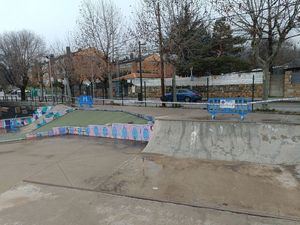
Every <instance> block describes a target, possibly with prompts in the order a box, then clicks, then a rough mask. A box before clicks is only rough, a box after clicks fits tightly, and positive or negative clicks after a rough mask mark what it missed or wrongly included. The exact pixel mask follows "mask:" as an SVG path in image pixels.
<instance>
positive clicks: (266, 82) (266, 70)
mask: <svg viewBox="0 0 300 225" xmlns="http://www.w3.org/2000/svg"><path fill="white" fill-rule="evenodd" d="M269 93H270V65H269V64H268V63H267V64H265V65H264V67H263V100H264V101H266V100H268V98H269ZM262 106H263V109H264V110H266V109H268V104H267V103H264V104H263V105H262Z"/></svg>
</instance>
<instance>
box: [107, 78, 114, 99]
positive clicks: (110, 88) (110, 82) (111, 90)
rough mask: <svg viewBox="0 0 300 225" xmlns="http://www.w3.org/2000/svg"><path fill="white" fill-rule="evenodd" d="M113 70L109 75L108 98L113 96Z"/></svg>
mask: <svg viewBox="0 0 300 225" xmlns="http://www.w3.org/2000/svg"><path fill="white" fill-rule="evenodd" d="M112 84H113V83H112V72H110V73H109V75H108V98H109V99H112V98H113V87H112Z"/></svg>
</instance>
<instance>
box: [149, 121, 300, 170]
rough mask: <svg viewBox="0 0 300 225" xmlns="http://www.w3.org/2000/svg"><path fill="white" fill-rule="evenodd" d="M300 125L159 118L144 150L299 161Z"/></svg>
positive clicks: (187, 155)
mask: <svg viewBox="0 0 300 225" xmlns="http://www.w3.org/2000/svg"><path fill="white" fill-rule="evenodd" d="M299 146H300V125H296V124H273V123H261V122H260V123H254V122H232V121H191V120H182V121H176V120H167V119H156V122H155V125H154V133H153V136H152V138H151V140H150V142H149V143H148V145H147V146H146V148H145V150H144V152H149V153H158V154H164V155H169V156H175V157H181V158H199V159H209V160H228V161H248V162H254V163H266V164H300V147H299Z"/></svg>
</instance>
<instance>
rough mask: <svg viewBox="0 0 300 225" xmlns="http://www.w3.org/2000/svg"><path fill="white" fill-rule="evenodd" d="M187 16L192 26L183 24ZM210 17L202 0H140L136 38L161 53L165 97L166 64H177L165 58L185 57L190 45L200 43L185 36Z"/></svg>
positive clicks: (191, 37)
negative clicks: (172, 56)
mask: <svg viewBox="0 0 300 225" xmlns="http://www.w3.org/2000/svg"><path fill="white" fill-rule="evenodd" d="M187 14H188V15H187ZM186 16H188V17H189V19H190V20H189V22H191V23H190V24H184V21H183V20H185V19H187V17H186ZM208 16H209V12H208V11H207V10H206V7H205V6H204V4H203V2H202V1H201V0H184V1H178V0H141V2H140V6H139V8H138V9H137V12H136V26H135V35H136V36H137V37H138V38H141V39H144V40H145V41H147V43H148V44H149V45H150V46H153V48H157V49H158V51H159V53H160V73H161V94H162V96H163V95H164V93H165V88H164V61H165V60H167V61H168V62H171V63H174V60H168V59H170V57H166V55H174V54H176V55H182V54H184V51H185V52H186V50H187V44H190V43H191V42H197V41H198V40H197V38H198V37H199V36H198V35H195V34H194V35H189V36H188V37H187V36H186V37H185V38H184V34H186V33H188V32H189V30H193V29H194V27H193V26H200V23H199V21H201V19H203V18H204V17H206V18H207V17H208Z"/></svg>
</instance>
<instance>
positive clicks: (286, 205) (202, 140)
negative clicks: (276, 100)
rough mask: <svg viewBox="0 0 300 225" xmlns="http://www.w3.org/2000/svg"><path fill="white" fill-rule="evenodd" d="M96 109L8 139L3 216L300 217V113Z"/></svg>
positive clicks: (0, 186) (23, 220)
mask: <svg viewBox="0 0 300 225" xmlns="http://www.w3.org/2000/svg"><path fill="white" fill-rule="evenodd" d="M95 110H97V111H94V112H91V111H87V112H86V113H87V114H85V113H84V112H80V111H77V110H75V113H74V112H69V113H66V114H65V115H62V116H61V117H60V118H57V119H55V120H53V121H50V122H49V123H47V124H44V125H43V126H41V127H40V128H38V129H37V130H34V131H30V129H28V127H27V128H26V126H25V127H24V128H22V129H23V131H24V136H23V137H24V138H22V139H20V140H13V139H11V140H10V141H9V142H7V141H6V142H3V143H1V144H0V180H1V183H0V224H36V223H37V221H42V222H41V223H42V224H142V223H143V224H216V225H219V224H220V225H221V224H237V225H238V224H268V225H269V224H270V225H273V224H280V225H281V224H284V225H285V224H293V225H296V224H300V213H299V212H300V152H299V147H298V146H299V142H300V136H299V133H300V132H299V131H300V116H297V115H280V114H267V113H253V114H249V116H248V117H247V118H246V119H245V120H244V121H240V120H239V119H238V117H237V118H234V117H233V118H232V117H230V116H220V117H218V118H217V119H216V120H211V119H210V116H209V115H208V114H207V112H206V111H204V110H199V109H189V110H187V109H180V108H179V109H170V108H167V109H163V108H144V107H120V106H108V105H106V106H96V107H95ZM121 111H122V112H121ZM82 113H83V114H84V115H83V114H82ZM98 113H99V114H98ZM114 113H116V114H114ZM81 114H82V115H81ZM92 114H97V115H92ZM100 115H101V116H100ZM82 116H83V117H85V118H86V119H85V121H86V120H89V121H88V122H87V123H85V124H84V123H82V120H81V118H82ZM42 118H43V117H40V118H39V119H38V120H37V121H39V123H40V122H41V120H42ZM74 118H75V119H74ZM94 118H95V119H96V120H94ZM97 118H98V119H97ZM150 118H154V124H152V123H151V122H153V121H149V120H148V119H150ZM149 122H150V123H149ZM97 123H98V124H97ZM89 125H93V127H91V126H90V127H89ZM29 126H30V125H29ZM58 126H60V127H61V128H62V127H64V128H65V130H64V131H65V132H63V133H60V132H61V131H62V129H60V130H59V129H58V133H56V132H55V129H56V128H57V127H58ZM100 126H101V127H100ZM95 127H97V129H98V128H99V130H100V128H101V129H103V128H107V129H108V130H109V132H111V134H110V135H109V134H108V135H107V137H103V134H104V133H102V132H99V133H97V132H96V133H95V130H96V129H95ZM119 127H120V130H119ZM75 128H76V129H77V130H76V129H75ZM79 128H80V131H79V130H78V129H79ZM87 128H89V129H87ZM114 128H115V129H114ZM134 128H136V129H137V130H138V131H139V132H140V133H141V134H145V133H143V131H145V129H146V128H147V129H148V128H149V130H148V131H149V132H150V136H149V139H147V140H146V139H145V137H144V136H143V135H142V136H141V137H139V136H135V135H132V137H131V135H130V132H134ZM22 129H21V130H22ZM74 129H75V130H76V132H75V130H74ZM126 129H128V130H126ZM139 129H140V130H139ZM92 130H93V132H92ZM125 130H126V132H125V133H124V131H125ZM25 131H26V132H25ZM114 131H115V132H117V133H114ZM119 132H120V134H119ZM124 134H126V135H124ZM26 137H27V138H26ZM125 137H126V138H125ZM37 224H38V223H37Z"/></svg>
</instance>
